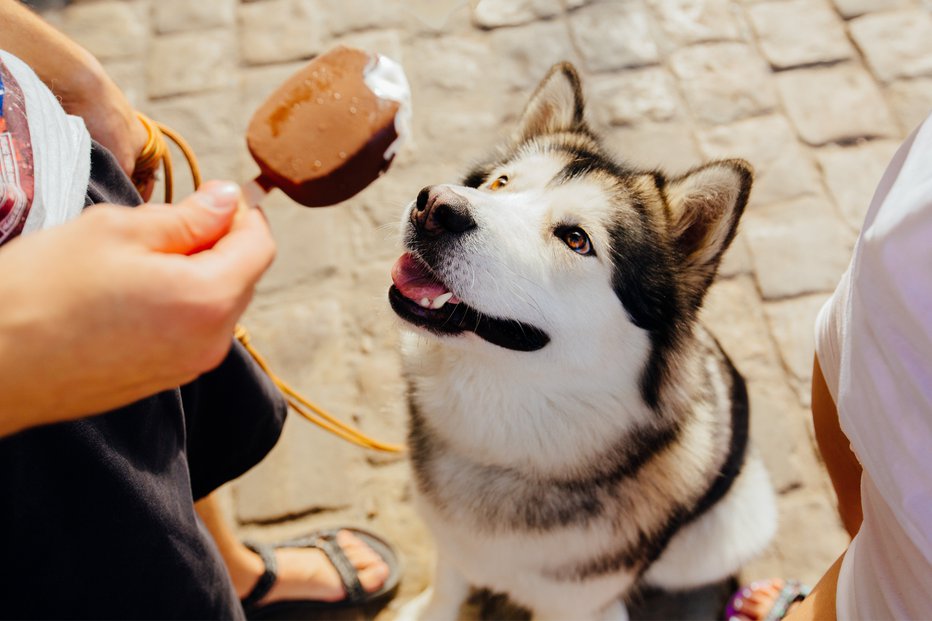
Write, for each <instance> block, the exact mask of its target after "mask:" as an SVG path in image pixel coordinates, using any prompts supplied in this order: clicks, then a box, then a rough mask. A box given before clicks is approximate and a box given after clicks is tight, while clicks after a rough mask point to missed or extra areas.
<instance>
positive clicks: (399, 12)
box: [316, 0, 421, 35]
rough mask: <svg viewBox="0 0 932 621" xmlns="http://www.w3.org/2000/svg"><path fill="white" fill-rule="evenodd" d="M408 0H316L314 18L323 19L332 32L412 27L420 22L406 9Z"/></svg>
mask: <svg viewBox="0 0 932 621" xmlns="http://www.w3.org/2000/svg"><path fill="white" fill-rule="evenodd" d="M409 1H410V0H378V1H377V2H373V1H372V0H320V2H321V7H322V10H321V11H320V12H319V13H318V14H317V16H316V18H317V19H319V20H321V21H323V22H325V23H326V24H327V26H328V27H329V29H330V33H331V34H333V35H341V34H344V33H347V32H358V31H361V30H370V29H375V28H399V27H403V26H407V27H408V28H414V27H416V26H419V25H421V23H420V22H419V21H418V20H417V18H416V17H415V16H414V15H413V14H412V12H411V11H409V10H407V9H406V6H407V2H409Z"/></svg>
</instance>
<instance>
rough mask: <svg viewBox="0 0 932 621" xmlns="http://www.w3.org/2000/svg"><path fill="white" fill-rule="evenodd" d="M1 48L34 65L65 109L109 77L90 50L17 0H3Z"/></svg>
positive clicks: (100, 87) (0, 5) (0, 8)
mask: <svg viewBox="0 0 932 621" xmlns="http://www.w3.org/2000/svg"><path fill="white" fill-rule="evenodd" d="M0 49H4V50H6V51H8V52H10V53H12V54H14V55H15V56H17V57H19V58H20V59H21V60H22V61H23V62H25V63H26V64H27V65H29V66H30V67H32V70H33V71H35V72H36V74H37V75H38V76H39V79H41V80H42V81H43V82H44V83H45V84H46V86H48V87H49V89H50V90H51V91H52V92H53V93H55V95H56V96H58V97H59V98H60V99H61V101H62V107H64V108H65V110H70V108H71V106H73V105H74V104H76V103H78V102H83V101H84V100H85V99H86V98H87V95H88V93H94V92H99V91H100V90H101V89H102V88H104V84H106V83H107V81H108V80H107V78H106V74H105V72H104V70H103V67H102V66H101V64H100V62H98V61H97V59H96V58H94V56H93V55H92V54H91V53H90V52H88V51H87V50H85V49H84V48H83V47H81V46H80V45H78V44H77V43H75V42H74V41H71V40H70V39H68V37H66V36H65V35H63V34H62V33H60V32H58V31H57V30H56V29H55V28H53V27H52V26H50V25H48V24H47V23H45V22H44V21H42V19H41V18H39V17H38V16H37V15H35V14H34V13H33V12H32V11H30V10H29V9H28V8H26V7H25V6H23V5H22V4H21V3H20V2H18V1H17V0H0Z"/></svg>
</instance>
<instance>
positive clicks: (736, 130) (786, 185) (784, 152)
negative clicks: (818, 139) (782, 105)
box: [697, 115, 822, 206]
mask: <svg viewBox="0 0 932 621" xmlns="http://www.w3.org/2000/svg"><path fill="white" fill-rule="evenodd" d="M697 136H698V140H699V148H700V149H701V150H702V152H703V153H704V154H705V155H706V156H707V157H709V158H710V159H723V158H729V157H742V158H744V159H746V160H748V161H749V162H750V163H751V165H752V166H754V185H753V186H751V198H750V205H751V206H757V205H768V204H771V203H775V202H781V201H785V200H789V199H791V198H796V197H799V196H804V195H806V194H815V193H818V192H820V191H821V188H822V185H821V182H820V180H819V173H818V170H817V169H816V166H815V163H814V162H813V160H812V157H811V156H810V155H809V154H808V153H807V152H806V150H805V149H804V148H803V147H802V146H801V145H800V144H799V141H798V140H797V139H796V135H795V134H794V133H793V130H792V128H791V127H790V125H789V124H788V123H787V122H786V119H785V118H784V117H783V116H776V115H769V116H762V117H754V118H750V119H745V120H743V121H738V122H737V123H732V124H731V125H720V126H717V127H710V128H706V129H702V130H700V131H699V132H697Z"/></svg>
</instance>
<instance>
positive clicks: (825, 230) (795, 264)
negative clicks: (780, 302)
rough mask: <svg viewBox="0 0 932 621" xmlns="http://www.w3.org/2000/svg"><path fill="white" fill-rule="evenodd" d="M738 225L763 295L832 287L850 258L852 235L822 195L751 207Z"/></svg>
mask: <svg viewBox="0 0 932 621" xmlns="http://www.w3.org/2000/svg"><path fill="white" fill-rule="evenodd" d="M742 225H743V227H744V230H745V232H746V233H747V235H748V245H749V247H750V249H751V256H752V258H753V259H754V268H755V272H756V275H757V282H758V286H759V287H760V291H761V294H762V295H763V297H764V299H765V300H774V299H780V298H786V297H792V296H797V295H802V294H805V293H818V292H831V291H834V290H835V285H836V284H838V278H839V277H840V276H841V274H842V273H843V272H844V271H845V269H846V268H847V267H848V262H849V261H850V259H851V250H852V248H853V246H854V235H853V234H852V233H851V232H850V230H848V228H847V227H845V226H844V225H843V223H842V221H841V219H840V218H839V217H837V216H836V215H835V213H834V210H833V209H832V207H831V205H830V204H829V202H828V200H826V199H824V198H821V197H807V198H801V199H797V200H795V201H792V202H789V203H783V204H778V205H768V206H766V207H759V208H757V209H752V210H750V211H749V212H748V213H746V214H745V216H744V220H743V221H742Z"/></svg>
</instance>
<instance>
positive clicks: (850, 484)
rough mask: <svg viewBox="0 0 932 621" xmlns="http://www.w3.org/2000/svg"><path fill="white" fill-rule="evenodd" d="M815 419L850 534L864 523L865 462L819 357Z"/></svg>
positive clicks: (814, 373)
mask: <svg viewBox="0 0 932 621" xmlns="http://www.w3.org/2000/svg"><path fill="white" fill-rule="evenodd" d="M812 422H813V425H814V427H815V436H816V442H817V443H818V445H819V452H820V453H821V454H822V460H823V461H824V462H825V468H826V470H828V474H829V477H831V479H832V486H833V487H834V488H835V494H836V495H837V496H838V513H839V515H840V516H841V521H842V523H843V524H844V525H845V530H847V531H848V534H849V535H851V536H852V537H854V536H855V535H856V534H857V532H858V529H859V528H860V527H861V520H862V514H861V464H860V463H858V460H857V458H856V457H855V456H854V453H852V452H851V442H850V441H849V440H848V437H847V436H846V435H845V434H844V432H842V430H841V425H840V424H839V423H838V411H837V410H836V409H835V402H834V401H832V395H831V393H830V392H829V390H828V386H826V384H825V377H824V376H823V375H822V368H821V367H820V366H819V359H818V357H816V358H815V360H814V362H813V368H812Z"/></svg>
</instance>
